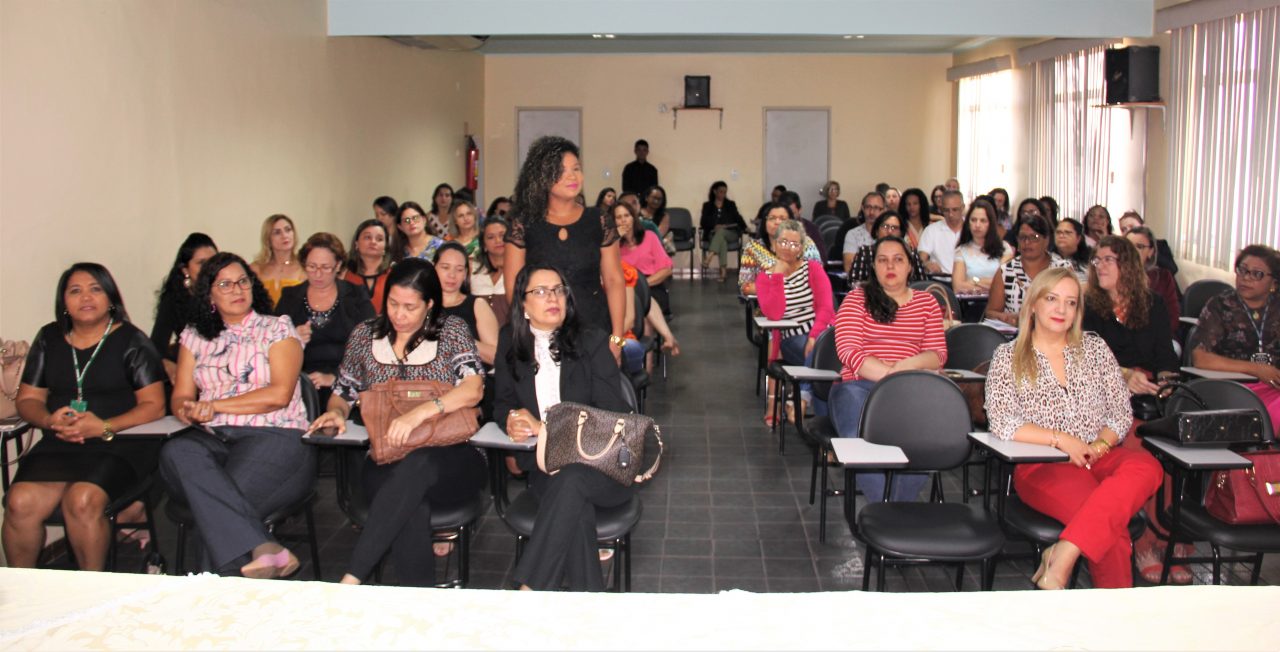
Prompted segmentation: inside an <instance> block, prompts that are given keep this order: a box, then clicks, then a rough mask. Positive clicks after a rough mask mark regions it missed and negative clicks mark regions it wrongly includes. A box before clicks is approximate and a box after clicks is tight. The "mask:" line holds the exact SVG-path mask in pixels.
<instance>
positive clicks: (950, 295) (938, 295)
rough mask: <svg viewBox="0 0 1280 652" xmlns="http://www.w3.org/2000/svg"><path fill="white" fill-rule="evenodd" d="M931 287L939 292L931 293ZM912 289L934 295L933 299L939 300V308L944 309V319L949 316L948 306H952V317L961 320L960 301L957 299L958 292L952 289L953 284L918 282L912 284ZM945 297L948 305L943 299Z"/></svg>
mask: <svg viewBox="0 0 1280 652" xmlns="http://www.w3.org/2000/svg"><path fill="white" fill-rule="evenodd" d="M931 287H936V288H938V290H935V291H930V288H931ZM911 289H912V290H919V291H921V292H930V293H931V294H933V295H934V296H933V298H935V299H937V300H938V307H939V308H942V316H943V317H945V316H946V314H947V304H950V305H951V314H952V316H953V317H955V318H956V319H959V318H960V299H958V298H956V292H955V290H952V289H951V284H949V283H942V282H940V281H916V282H915V283H912V284H911ZM944 296H945V297H946V302H947V303H946V304H944V303H943V299H942V297H944Z"/></svg>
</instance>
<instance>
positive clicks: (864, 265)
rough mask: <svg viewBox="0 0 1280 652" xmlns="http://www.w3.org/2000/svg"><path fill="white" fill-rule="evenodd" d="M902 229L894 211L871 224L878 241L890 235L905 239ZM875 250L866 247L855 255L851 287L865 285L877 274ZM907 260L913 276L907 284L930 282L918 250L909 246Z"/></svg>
mask: <svg viewBox="0 0 1280 652" xmlns="http://www.w3.org/2000/svg"><path fill="white" fill-rule="evenodd" d="M902 228H903V224H902V218H901V217H899V216H898V214H897V213H895V212H893V211H885V212H883V213H881V214H880V217H877V218H876V220H875V221H874V222H872V223H871V231H872V233H873V235H874V236H875V237H876V239H880V238H883V237H885V236H890V235H892V236H897V237H899V238H901V237H903V236H902ZM904 242H905V240H904ZM873 248H874V247H873V245H864V246H863V247H862V248H860V249H858V253H856V254H854V256H853V264H852V265H850V266H849V284H850V285H853V284H856V283H865V282H866V281H867V279H870V278H871V275H872V274H874V273H875V272H874V268H875V265H874V263H873V262H872V261H873V260H874V258H875V256H874V255H873V254H872V253H871V251H872V249H873ZM907 258H909V259H910V262H911V274H910V276H909V277H908V278H907V282H908V283H914V282H916V281H927V280H929V274H928V272H926V271H925V269H924V263H923V262H922V261H921V260H920V255H919V254H918V253H916V250H915V249H913V248H912V247H911V245H907Z"/></svg>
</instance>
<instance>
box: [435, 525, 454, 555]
mask: <svg viewBox="0 0 1280 652" xmlns="http://www.w3.org/2000/svg"><path fill="white" fill-rule="evenodd" d="M457 539H458V531H457V530H451V531H449V532H442V533H441V534H439V535H437V536H436V540H435V541H432V542H431V553H432V554H434V555H435V556H437V557H448V556H449V554H450V553H452V552H453V542H454V541H456V540H457Z"/></svg>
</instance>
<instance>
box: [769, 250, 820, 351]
mask: <svg viewBox="0 0 1280 652" xmlns="http://www.w3.org/2000/svg"><path fill="white" fill-rule="evenodd" d="M805 263H806V264H808V265H809V289H810V291H812V292H813V314H814V319H813V328H811V329H809V337H810V339H815V340H816V339H818V336H819V335H821V334H822V331H824V330H826V328H827V327H828V326H830V325H831V322H832V321H833V320H834V319H835V308H834V307H833V305H832V296H831V279H829V278H827V272H826V270H825V269H823V267H822V263H820V262H818V261H816V260H805ZM784 282H785V279H784V278H783V276H782V275H781V274H766V273H763V272H761V273H760V274H759V275H758V276H756V300H757V301H759V302H760V312H761V313H762V314H764V316H765V317H766V318H768V319H782V315H783V313H785V312H786V310H787V296H786V291H785V290H784V288H783V283H784ZM771 337H772V338H773V341H772V343H771V345H770V346H769V361H770V362H772V361H774V360H777V359H778V357H779V355H780V352H779V347H780V346H781V345H782V335H781V331H777V330H775V331H773V332H772V333H771Z"/></svg>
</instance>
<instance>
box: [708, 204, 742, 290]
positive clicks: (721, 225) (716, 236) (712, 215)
mask: <svg viewBox="0 0 1280 652" xmlns="http://www.w3.org/2000/svg"><path fill="white" fill-rule="evenodd" d="M728 194H729V184H727V183H725V182H723V181H717V182H715V183H713V184H711V189H710V190H709V191H707V201H705V202H703V203H702V217H701V218H700V219H699V220H698V225H699V228H701V229H702V241H703V242H707V243H710V244H708V245H706V247H707V253H706V254H704V255H703V257H702V272H703V273H702V275H703V276H704V277H705V276H706V275H707V274H706V270H707V265H708V264H710V262H711V256H712V254H714V255H715V256H716V260H718V261H720V282H721V283H723V282H724V274H725V270H726V269H727V268H728V266H729V260H728V258H729V229H731V228H736V229H738V237H739V238H741V237H742V235H743V234H745V233H746V232H747V223H746V221H745V220H743V219H742V213H739V212H738V205H737V204H735V203H734V202H733V200H732V199H729V198H728V197H727V195H728Z"/></svg>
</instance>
